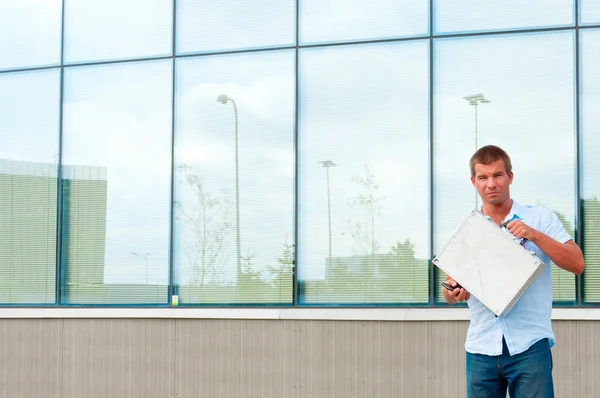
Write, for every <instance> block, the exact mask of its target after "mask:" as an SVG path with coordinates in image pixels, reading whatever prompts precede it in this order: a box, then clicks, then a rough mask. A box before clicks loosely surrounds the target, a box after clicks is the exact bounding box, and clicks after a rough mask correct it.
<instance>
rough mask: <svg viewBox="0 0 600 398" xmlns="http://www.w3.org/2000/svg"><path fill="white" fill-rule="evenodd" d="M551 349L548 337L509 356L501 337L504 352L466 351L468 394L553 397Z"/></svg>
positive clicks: (469, 397)
mask: <svg viewBox="0 0 600 398" xmlns="http://www.w3.org/2000/svg"><path fill="white" fill-rule="evenodd" d="M552 367H553V363H552V353H551V352H550V344H549V342H548V340H547V339H543V340H540V341H538V342H537V343H535V344H533V345H532V346H531V347H529V349H528V350H527V351H525V352H522V353H521V354H517V355H514V356H510V354H509V353H508V348H507V347H506V342H505V341H504V339H502V354H501V355H498V356H488V355H480V354H470V353H468V352H467V398H496V397H498V398H506V391H507V390H508V393H509V395H510V397H511V398H528V397H532V398H533V397H535V398H553V397H554V385H553V382H552Z"/></svg>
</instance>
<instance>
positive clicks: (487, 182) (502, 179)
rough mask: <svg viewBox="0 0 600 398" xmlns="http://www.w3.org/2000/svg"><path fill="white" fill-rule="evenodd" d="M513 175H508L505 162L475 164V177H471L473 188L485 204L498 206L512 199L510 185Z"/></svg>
mask: <svg viewBox="0 0 600 398" xmlns="http://www.w3.org/2000/svg"><path fill="white" fill-rule="evenodd" d="M512 180H513V173H512V172H511V173H510V174H508V173H507V172H506V169H505V167H504V161H503V160H497V161H495V162H494V163H492V164H489V165H485V164H480V163H476V164H475V177H471V182H472V183H473V186H474V187H475V188H476V189H477V192H479V196H480V197H481V200H482V201H483V203H487V204H491V205H497V204H500V203H503V202H504V201H506V200H508V199H510V184H512Z"/></svg>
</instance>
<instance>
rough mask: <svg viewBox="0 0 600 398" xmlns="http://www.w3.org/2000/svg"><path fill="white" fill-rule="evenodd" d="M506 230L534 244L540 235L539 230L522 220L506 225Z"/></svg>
mask: <svg viewBox="0 0 600 398" xmlns="http://www.w3.org/2000/svg"><path fill="white" fill-rule="evenodd" d="M506 229H508V230H509V231H510V233H511V234H513V235H514V236H515V237H517V238H519V239H527V240H529V241H532V242H535V240H536V239H537V237H538V235H539V233H540V232H539V231H538V230H536V229H534V228H531V227H530V226H529V225H527V224H525V223H524V222H523V221H521V220H515V221H511V222H509V223H508V224H506Z"/></svg>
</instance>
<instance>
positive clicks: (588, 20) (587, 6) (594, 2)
mask: <svg viewBox="0 0 600 398" xmlns="http://www.w3.org/2000/svg"><path fill="white" fill-rule="evenodd" d="M580 4H581V14H580V15H581V23H582V24H593V23H596V24H600V1H598V0H581V3H580Z"/></svg>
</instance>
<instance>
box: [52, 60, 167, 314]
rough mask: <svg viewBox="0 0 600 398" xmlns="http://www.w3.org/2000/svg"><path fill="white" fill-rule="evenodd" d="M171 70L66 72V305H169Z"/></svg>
mask: <svg viewBox="0 0 600 398" xmlns="http://www.w3.org/2000/svg"><path fill="white" fill-rule="evenodd" d="M171 68H172V62H171V61H170V60H168V61H159V62H136V63H128V64H120V65H110V66H106V65H105V66H95V67H80V68H69V69H66V70H65V87H64V101H65V104H64V121H63V164H62V167H63V190H62V214H61V218H62V235H61V248H62V273H63V274H62V276H61V300H62V302H63V303H66V304H85V303H89V304H161V303H163V304H164V303H166V302H167V298H168V293H167V292H168V283H169V267H168V265H169V220H170V193H171V183H170V182H171V106H172V101H171V98H172V97H171V95H172V93H171V90H172V84H171V83H172V69H171Z"/></svg>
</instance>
